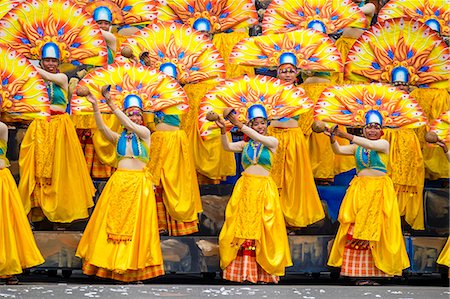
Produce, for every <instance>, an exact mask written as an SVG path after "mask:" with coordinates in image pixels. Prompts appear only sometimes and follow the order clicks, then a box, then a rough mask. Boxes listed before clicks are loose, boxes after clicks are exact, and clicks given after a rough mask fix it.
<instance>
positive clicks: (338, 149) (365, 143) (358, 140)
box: [324, 126, 389, 155]
mask: <svg viewBox="0 0 450 299" xmlns="http://www.w3.org/2000/svg"><path fill="white" fill-rule="evenodd" d="M324 133H325V134H326V135H328V136H330V142H331V146H332V148H333V151H334V152H335V153H337V154H341V155H351V154H353V153H354V151H355V150H356V147H355V145H349V146H348V145H347V146H341V145H339V144H338V143H337V142H336V140H335V136H337V137H341V138H345V139H347V140H349V141H351V142H353V143H354V144H356V145H359V146H362V147H364V148H367V149H370V150H374V151H377V152H382V153H385V154H389V142H388V141H387V140H384V139H378V140H369V139H367V138H364V137H359V136H355V135H352V134H350V133H347V132H344V131H341V130H340V129H339V128H338V127H337V126H335V127H333V128H332V129H328V128H326V130H325V131H324Z"/></svg>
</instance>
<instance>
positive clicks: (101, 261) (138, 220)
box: [76, 169, 164, 281]
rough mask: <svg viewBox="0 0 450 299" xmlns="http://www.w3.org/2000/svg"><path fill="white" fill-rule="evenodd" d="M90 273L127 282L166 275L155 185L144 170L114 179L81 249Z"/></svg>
mask: <svg viewBox="0 0 450 299" xmlns="http://www.w3.org/2000/svg"><path fill="white" fill-rule="evenodd" d="M76 256H78V257H80V258H82V259H84V266H83V269H84V272H85V273H86V274H88V275H91V274H96V275H98V276H101V277H106V278H112V279H117V280H122V281H132V280H144V279H148V278H151V277H154V276H157V275H162V274H164V268H163V259H162V253H161V246H160V242H159V231H158V220H157V215H156V201H155V194H154V192H153V185H152V182H151V180H150V179H149V178H147V177H146V175H145V172H144V171H139V170H125V169H118V170H117V171H116V172H115V173H114V174H113V175H112V176H111V178H110V179H109V181H108V183H107V184H106V186H105V188H104V189H103V192H102V195H101V196H100V198H99V200H98V202H97V205H96V206H95V210H94V213H93V214H92V216H91V218H90V220H89V223H88V225H87V227H86V230H85V231H84V233H83V236H82V238H81V240H80V243H79V245H78V249H77V252H76Z"/></svg>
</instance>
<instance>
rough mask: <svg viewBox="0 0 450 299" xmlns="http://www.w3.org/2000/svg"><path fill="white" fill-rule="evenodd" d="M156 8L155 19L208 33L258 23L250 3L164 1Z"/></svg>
mask: <svg viewBox="0 0 450 299" xmlns="http://www.w3.org/2000/svg"><path fill="white" fill-rule="evenodd" d="M159 2H160V3H161V4H160V5H159V6H158V19H159V20H160V21H166V22H177V23H182V24H186V25H188V26H190V27H192V28H194V29H196V30H200V31H208V32H210V33H219V32H225V31H227V30H230V29H231V30H233V29H237V28H247V27H249V26H251V25H253V24H255V23H256V22H257V21H258V14H257V13H256V9H255V5H254V4H253V1H251V0H176V1H174V0H167V1H162V0H159Z"/></svg>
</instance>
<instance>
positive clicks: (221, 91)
mask: <svg viewBox="0 0 450 299" xmlns="http://www.w3.org/2000/svg"><path fill="white" fill-rule="evenodd" d="M256 104H259V105H262V106H263V107H264V108H265V110H266V113H267V117H268V118H269V119H279V118H282V117H292V116H295V115H299V114H302V113H304V112H306V111H308V110H309V109H311V107H312V106H313V102H312V101H311V99H309V98H308V97H307V96H306V93H305V91H304V90H303V88H301V87H296V86H294V85H292V84H286V83H284V82H283V81H281V80H280V79H276V78H272V77H267V76H261V75H257V76H254V77H248V76H244V77H241V78H237V79H231V80H226V81H223V82H222V83H220V84H219V85H217V86H216V88H214V89H213V90H211V91H210V92H208V93H207V94H206V95H205V96H204V97H203V99H202V100H201V102H200V108H199V111H200V112H199V128H200V135H201V136H202V138H207V137H208V136H212V134H214V132H216V133H217V131H214V130H210V129H212V128H216V125H215V123H214V122H209V121H207V120H206V114H207V113H208V112H209V111H214V112H216V113H218V114H219V115H222V114H223V111H224V109H225V108H228V107H231V108H233V109H235V111H236V113H237V114H238V118H239V120H240V121H242V122H247V111H248V109H249V108H250V107H251V106H253V105H256Z"/></svg>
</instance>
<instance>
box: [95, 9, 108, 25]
mask: <svg viewBox="0 0 450 299" xmlns="http://www.w3.org/2000/svg"><path fill="white" fill-rule="evenodd" d="M93 18H94V21H96V22H97V21H108V22H110V23H112V13H111V11H110V10H109V8H108V7H106V6H99V7H97V8H96V9H95V10H94V14H93Z"/></svg>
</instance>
